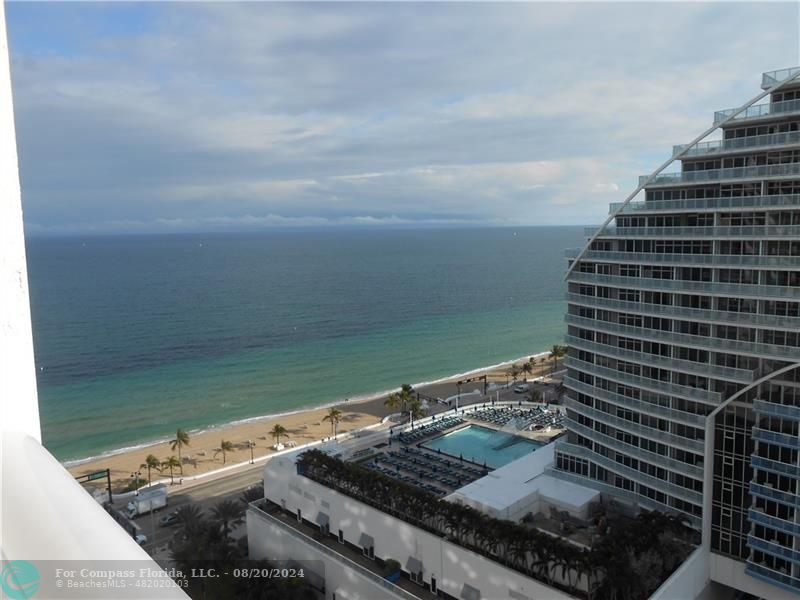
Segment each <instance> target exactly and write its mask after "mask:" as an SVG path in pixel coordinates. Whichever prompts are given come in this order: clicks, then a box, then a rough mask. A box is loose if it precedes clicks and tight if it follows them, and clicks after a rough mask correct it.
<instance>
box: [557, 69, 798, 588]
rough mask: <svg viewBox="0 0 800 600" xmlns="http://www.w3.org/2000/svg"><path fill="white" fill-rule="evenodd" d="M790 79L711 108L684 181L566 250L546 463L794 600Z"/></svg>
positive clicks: (738, 581) (664, 183) (747, 582)
mask: <svg viewBox="0 0 800 600" xmlns="http://www.w3.org/2000/svg"><path fill="white" fill-rule="evenodd" d="M798 73H800V68H795V69H787V70H783V71H776V72H771V73H765V74H764V75H763V80H762V89H763V90H765V91H766V90H772V91H771V92H770V93H769V94H767V95H766V96H765V101H766V102H765V103H763V104H755V105H752V106H750V107H749V108H747V109H746V110H743V111H741V112H739V113H738V114H736V115H734V113H735V112H736V111H737V109H731V110H727V111H720V112H717V113H715V115H714V124H718V125H720V127H719V130H720V131H721V133H722V135H721V139H720V140H718V141H711V142H702V143H696V144H694V145H693V146H691V147H689V148H687V147H686V146H676V147H675V148H674V150H673V156H676V157H678V158H679V160H680V163H681V170H680V172H679V173H674V174H665V175H659V176H656V177H654V178H652V180H651V181H649V182H648V183H647V184H646V185H645V187H644V190H643V191H644V200H643V201H635V202H630V203H628V204H626V205H612V206H611V212H612V214H614V218H613V221H612V222H611V223H609V224H608V225H607V226H606V227H605V228H604V229H602V230H601V231H600V233H599V235H596V236H594V234H595V233H597V228H593V229H592V230H591V231H589V232H587V235H591V236H593V239H592V240H591V242H590V244H589V245H588V248H586V251H585V252H583V253H582V254H581V253H580V252H577V251H575V252H568V256H569V257H570V258H571V259H572V261H571V262H570V265H571V266H572V267H573V268H572V269H571V271H570V272H569V275H568V278H567V280H568V311H567V316H566V321H567V343H568V346H569V350H568V356H567V358H566V360H565V366H566V369H567V373H566V376H565V379H564V382H565V385H566V388H567V389H568V398H567V399H566V407H567V416H568V421H567V422H568V428H569V433H568V436H567V437H566V439H564V440H563V441H562V442H561V443H560V444H559V445H558V446H557V449H556V469H557V470H558V472H559V474H560V476H562V477H564V478H566V479H569V480H575V481H578V482H580V483H582V484H584V485H591V486H593V487H595V488H597V489H599V490H601V491H603V492H606V493H607V494H610V495H612V496H615V497H617V498H619V499H620V501H623V502H625V501H627V502H630V503H631V504H636V505H638V506H641V507H645V508H648V509H657V510H662V511H670V512H676V511H677V512H680V513H682V514H684V515H685V516H686V518H687V519H688V520H689V521H691V522H692V523H693V525H694V526H695V527H697V528H698V529H702V530H703V538H704V544H705V545H706V547H707V548H708V550H709V551H710V557H709V559H710V561H711V579H712V580H717V581H721V580H723V579H725V581H723V583H726V584H728V585H732V586H733V587H737V588H739V589H743V590H744V591H747V592H749V593H752V594H755V595H757V596H761V597H765V598H771V597H776V595H780V594H783V593H784V592H785V591H786V590H789V591H792V592H795V593H800V432H799V431H798V425H800V368H797V365H798V364H800V77H798V78H796V76H797V75H798ZM779 84H782V85H780V87H779V88H775V86H776V85H779ZM647 179H650V178H643V179H642V180H641V181H640V184H641V183H644V182H646V181H647ZM576 258H579V260H578V262H577V264H574V265H573V264H572V262H573V261H574V260H575V259H576ZM764 582H767V583H768V584H769V585H766V586H765V583H764ZM775 586H777V587H775ZM779 588H783V590H781V589H779Z"/></svg>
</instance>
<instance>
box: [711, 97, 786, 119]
mask: <svg viewBox="0 0 800 600" xmlns="http://www.w3.org/2000/svg"><path fill="white" fill-rule="evenodd" d="M737 110H739V108H738V107H737V108H726V109H725V110H718V111H717V112H715V113H714V125H716V124H717V123H720V122H722V121H724V120H725V119H727V118H728V117H730V116H731V115H732V114H733V113H735V112H736V111H737ZM796 112H800V100H785V101H784V102H770V103H768V104H756V105H754V106H751V107H749V108H747V109H745V110H743V111H742V112H740V113H739V114H738V115H736V116H735V117H734V118H733V120H734V121H739V120H744V119H761V118H764V117H774V116H776V115H786V114H791V113H796Z"/></svg>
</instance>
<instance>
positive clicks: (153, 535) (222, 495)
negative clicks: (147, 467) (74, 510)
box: [116, 382, 555, 554]
mask: <svg viewBox="0 0 800 600" xmlns="http://www.w3.org/2000/svg"><path fill="white" fill-rule="evenodd" d="M530 384H531V387H532V389H537V390H539V391H540V392H542V394H543V398H544V399H546V400H550V401H552V400H554V399H555V392H554V388H553V386H552V385H547V384H544V383H540V382H536V383H533V382H530ZM493 397H494V395H493ZM525 397H527V394H516V393H514V391H513V390H512V389H504V390H501V391H500V400H501V401H505V402H509V401H510V402H514V401H517V400H522V399H523V398H525ZM462 400H463V401H462V402H461V404H460V407H465V406H468V405H470V404H483V403H485V402H486V403H488V402H487V401H486V400H485V399H483V398H481V399H480V400H477V398H476V396H470V395H466V396H464V397H463V398H462ZM476 400H477V402H476ZM431 408H432V409H433V410H432V411H431V412H433V413H444V412H447V411H448V410H452V409H448V408H447V406H442V405H436V406H432V407H431ZM263 473H264V463H263V462H261V463H258V464H255V465H253V466H252V467H245V468H243V469H241V470H239V471H235V472H233V473H223V474H220V475H217V476H215V477H214V476H212V477H211V478H209V479H208V481H201V482H199V483H195V482H192V483H191V484H188V485H186V486H185V487H184V486H181V485H174V486H169V488H168V489H169V502H168V508H167V509H165V510H161V511H159V512H158V513H156V514H154V515H142V516H141V517H138V518H136V519H135V520H134V522H135V523H136V524H137V525H139V527H141V529H142V533H144V534H145V535H146V536H147V540H148V543H147V544H145V549H146V550H147V551H148V552H149V553H151V554H158V553H160V552H163V550H164V547H165V546H166V544H167V543H168V542H169V540H170V539H171V538H172V535H173V532H174V528H173V527H160V526H159V525H158V520H159V519H160V518H161V517H162V516H164V515H166V514H168V513H169V512H171V511H173V510H175V509H177V508H180V507H181V506H185V505H187V504H190V503H195V504H197V505H198V506H199V507H200V508H201V509H202V510H203V511H205V512H206V514H208V513H209V512H210V509H211V508H212V507H213V506H214V505H215V504H217V503H218V502H221V501H223V500H236V501H238V499H239V497H240V496H241V494H242V492H243V491H244V490H245V489H247V488H248V487H250V486H252V485H257V484H261V483H263ZM126 503H127V502H120V503H117V504H116V507H117V508H119V509H120V510H124V509H125V504H126Z"/></svg>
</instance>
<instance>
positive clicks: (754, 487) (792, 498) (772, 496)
mask: <svg viewBox="0 0 800 600" xmlns="http://www.w3.org/2000/svg"><path fill="white" fill-rule="evenodd" d="M750 493H751V494H753V495H754V496H759V497H761V498H766V499H767V500H775V502H780V503H781V504H786V505H787V506H789V507H791V508H797V507H798V506H800V496H798V495H797V494H792V493H791V492H782V491H780V490H776V489H774V488H772V487H770V486H768V485H761V484H760V483H756V482H755V481H751V482H750Z"/></svg>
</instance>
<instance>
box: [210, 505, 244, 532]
mask: <svg viewBox="0 0 800 600" xmlns="http://www.w3.org/2000/svg"><path fill="white" fill-rule="evenodd" d="M242 512H243V511H242V507H241V505H240V504H239V503H238V502H234V501H233V500H223V501H222V502H217V504H216V505H215V506H214V508H212V509H211V515H212V516H213V517H214V520H215V521H217V522H218V523H219V524H220V525H221V526H222V533H224V534H225V535H226V536H227V535H228V534H229V533H230V531H231V525H233V526H234V527H235V526H236V525H239V524H241V523H242Z"/></svg>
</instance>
